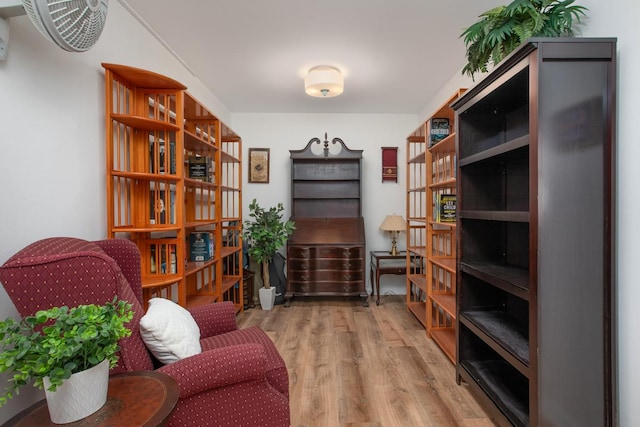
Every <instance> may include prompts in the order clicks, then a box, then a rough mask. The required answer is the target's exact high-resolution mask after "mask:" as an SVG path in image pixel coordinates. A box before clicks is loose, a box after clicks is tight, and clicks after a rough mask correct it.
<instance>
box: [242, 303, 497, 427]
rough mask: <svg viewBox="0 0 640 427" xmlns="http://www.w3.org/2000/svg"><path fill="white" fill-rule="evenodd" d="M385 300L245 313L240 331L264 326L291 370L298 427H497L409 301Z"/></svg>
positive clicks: (293, 411)
mask: <svg viewBox="0 0 640 427" xmlns="http://www.w3.org/2000/svg"><path fill="white" fill-rule="evenodd" d="M381 301H382V302H381V305H380V306H376V305H375V303H374V302H373V301H370V304H371V305H370V306H369V307H362V304H361V303H360V300H359V299H357V298H354V299H341V298H317V297H314V298H306V299H294V300H293V301H292V303H291V306H290V307H288V308H285V307H283V306H282V305H278V306H275V307H274V309H273V310H271V311H262V310H260V308H255V309H249V310H245V311H244V312H243V313H241V314H239V316H238V326H239V327H241V328H242V327H248V326H252V325H258V326H260V327H262V328H263V329H264V330H265V331H266V332H267V333H268V334H269V336H270V337H271V339H273V341H274V342H275V344H276V346H277V347H278V350H279V351H280V353H281V354H282V357H283V358H284V360H285V362H286V364H287V367H288V368H289V391H290V396H291V424H292V426H294V427H302V426H308V427H311V426H313V427H316V426H326V427H337V426H345V427H346V426H361V427H365V426H366V427H396V426H398V427H408V426H416V427H423V426H438V427H446V426H470V427H485V426H494V424H493V423H492V422H491V420H490V419H489V418H488V416H487V415H486V413H485V412H484V411H483V410H482V408H481V407H480V406H479V405H478V404H477V403H476V401H475V400H474V398H473V397H472V396H471V395H470V394H469V393H468V391H467V389H466V387H465V386H464V385H457V384H456V381H455V369H454V366H453V365H452V364H451V363H450V362H449V360H448V359H447V358H446V357H445V356H444V354H443V353H442V352H441V351H440V349H439V348H438V347H437V346H436V345H435V344H434V343H433V342H432V341H431V340H430V339H428V338H427V337H426V334H425V330H424V328H423V327H422V326H421V325H420V324H419V323H418V321H417V320H416V319H415V318H414V317H413V315H412V314H411V313H409V312H408V311H407V309H406V306H405V304H404V296H384V297H382V300H381Z"/></svg>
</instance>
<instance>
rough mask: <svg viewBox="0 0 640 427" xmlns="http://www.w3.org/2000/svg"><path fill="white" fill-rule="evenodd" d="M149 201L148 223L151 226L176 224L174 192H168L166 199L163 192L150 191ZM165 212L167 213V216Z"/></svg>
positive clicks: (165, 194)
mask: <svg viewBox="0 0 640 427" xmlns="http://www.w3.org/2000/svg"><path fill="white" fill-rule="evenodd" d="M149 201H150V206H149V209H150V210H149V223H150V224H151V225H155V224H159V225H162V224H175V223H176V193H175V192H174V191H169V197H168V198H167V192H166V191H165V190H154V189H151V190H150V193H149ZM167 206H168V209H167ZM167 211H169V215H168V216H167ZM167 220H168V221H167Z"/></svg>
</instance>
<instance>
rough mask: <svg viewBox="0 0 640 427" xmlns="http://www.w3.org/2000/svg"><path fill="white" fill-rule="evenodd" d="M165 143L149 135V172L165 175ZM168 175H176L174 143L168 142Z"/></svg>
mask: <svg viewBox="0 0 640 427" xmlns="http://www.w3.org/2000/svg"><path fill="white" fill-rule="evenodd" d="M156 145H157V150H158V156H157V167H156ZM165 153H166V148H165V141H164V140H163V139H160V138H156V137H154V136H153V135H149V172H151V173H165V171H166V166H167V164H166V162H167V157H166V155H165ZM168 161H169V173H170V174H172V175H174V174H175V173H176V143H175V141H170V142H169V156H168Z"/></svg>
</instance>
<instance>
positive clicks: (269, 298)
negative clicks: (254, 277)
mask: <svg viewBox="0 0 640 427" xmlns="http://www.w3.org/2000/svg"><path fill="white" fill-rule="evenodd" d="M258 292H259V293H260V307H262V309H263V310H271V309H272V308H273V304H274V303H275V302H276V288H275V287H273V286H272V287H270V288H269V289H267V288H260V289H259V290H258Z"/></svg>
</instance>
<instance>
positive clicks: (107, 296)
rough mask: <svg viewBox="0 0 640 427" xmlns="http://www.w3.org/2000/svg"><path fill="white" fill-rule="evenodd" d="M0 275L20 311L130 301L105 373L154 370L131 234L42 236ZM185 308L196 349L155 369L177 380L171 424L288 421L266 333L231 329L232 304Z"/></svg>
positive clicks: (284, 383) (282, 381)
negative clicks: (93, 238) (124, 328)
mask: <svg viewBox="0 0 640 427" xmlns="http://www.w3.org/2000/svg"><path fill="white" fill-rule="evenodd" d="M0 282H2V284H3V286H4V288H5V289H6V291H7V293H8V294H9V296H10V298H11V300H12V301H13V303H14V305H15V306H16V309H17V310H18V312H19V313H20V315H21V316H27V315H30V314H33V313H35V312H36V311H38V310H40V309H46V308H49V307H52V306H61V305H67V306H70V307H73V306H77V305H80V304H104V303H105V302H107V301H110V300H112V299H113V297H114V296H116V295H117V296H118V298H120V299H124V300H126V301H129V302H130V303H131V304H132V305H133V310H134V318H133V320H132V321H131V323H130V325H129V327H130V328H131V330H132V334H131V337H129V338H126V339H123V340H122V341H121V342H120V346H121V348H122V350H121V357H120V360H119V362H118V366H116V367H115V368H113V369H112V370H111V374H112V375H113V374H117V373H121V372H126V371H134V370H151V369H153V363H152V358H151V355H150V353H149V352H148V351H147V349H146V347H145V345H144V342H143V341H142V338H141V336H140V332H139V323H140V318H141V317H142V316H143V315H144V311H143V308H142V304H141V300H142V288H141V281H140V252H139V251H138V248H137V247H136V245H135V244H133V243H132V242H130V241H129V240H124V239H112V240H102V241H97V242H88V241H85V240H80V239H75V238H68V237H55V238H49V239H44V240H40V241H38V242H35V243H33V244H31V245H29V246H27V247H25V248H24V249H22V250H21V251H19V252H18V253H17V254H15V255H14V256H12V257H11V258H10V259H9V260H7V262H6V263H5V264H4V265H3V266H2V267H0ZM190 311H191V314H192V315H193V317H194V319H195V320H196V323H198V326H199V327H200V334H201V337H200V338H201V347H202V353H200V354H198V355H195V356H192V357H188V358H186V359H182V360H180V361H178V362H175V363H172V364H170V365H166V366H163V367H161V368H159V369H158V370H159V371H162V372H164V373H166V374H168V375H170V376H171V377H173V378H174V379H175V380H176V381H177V382H178V385H179V387H180V400H179V401H178V404H177V406H176V409H175V411H174V412H173V414H172V417H171V418H170V420H169V425H171V426H257V425H260V426H288V425H289V378H288V374H287V368H286V366H285V364H284V361H283V360H282V357H281V356H280V354H279V353H278V351H277V349H276V348H275V346H274V344H273V342H272V341H271V339H270V338H269V337H268V336H267V335H266V334H265V333H264V331H262V330H261V329H260V328H257V327H251V328H246V329H237V328H236V322H235V311H234V308H233V304H231V303H216V304H209V305H205V306H201V307H197V308H194V309H192V310H190Z"/></svg>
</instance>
